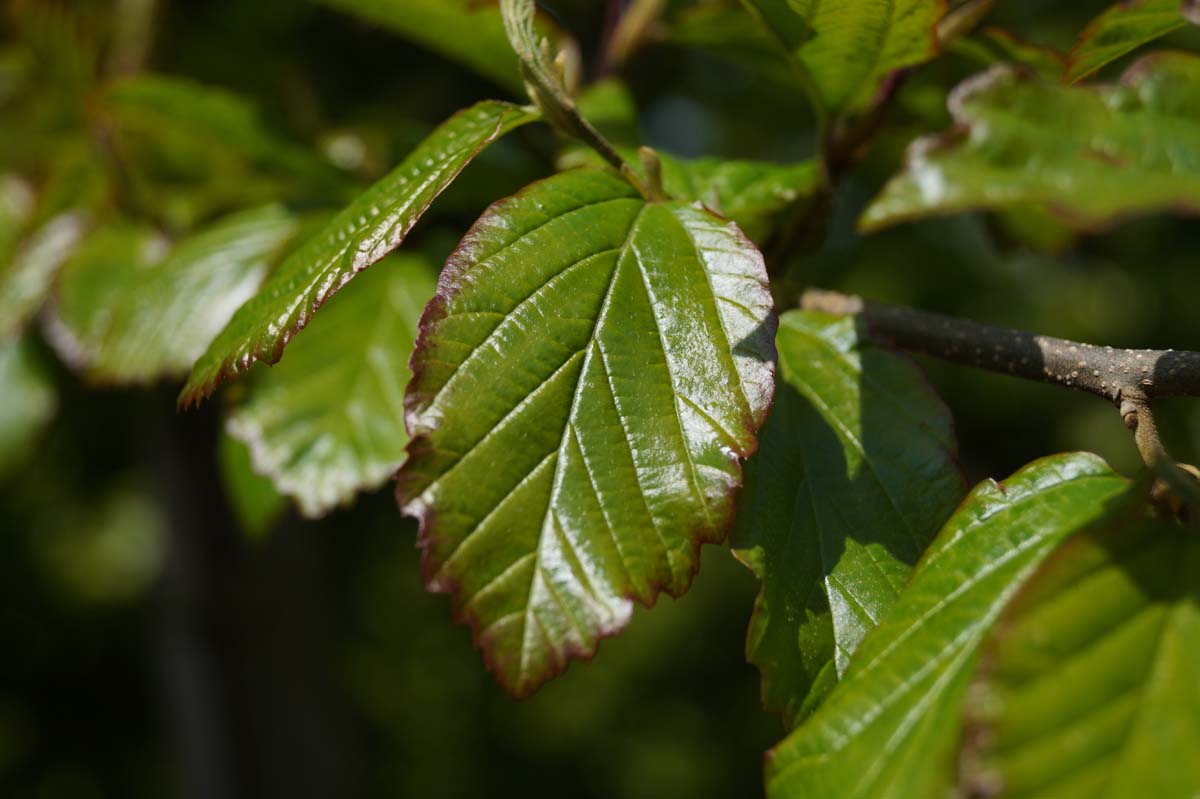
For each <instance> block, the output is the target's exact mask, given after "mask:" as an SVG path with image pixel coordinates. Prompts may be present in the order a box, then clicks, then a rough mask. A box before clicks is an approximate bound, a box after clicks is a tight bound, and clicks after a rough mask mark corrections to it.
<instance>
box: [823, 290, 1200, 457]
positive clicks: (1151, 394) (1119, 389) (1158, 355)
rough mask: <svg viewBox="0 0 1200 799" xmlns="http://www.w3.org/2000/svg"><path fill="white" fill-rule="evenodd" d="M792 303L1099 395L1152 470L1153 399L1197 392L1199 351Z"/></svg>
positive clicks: (848, 300)
mask: <svg viewBox="0 0 1200 799" xmlns="http://www.w3.org/2000/svg"><path fill="white" fill-rule="evenodd" d="M800 306H801V307H802V308H805V309H808V310H818V311H824V312H826V313H832V314H839V315H854V316H857V317H859V318H860V319H861V320H862V321H863V323H864V324H865V325H866V329H867V332H868V333H869V334H871V335H873V336H875V337H878V338H882V339H883V340H885V341H888V342H890V343H891V344H893V345H895V346H896V347H898V348H900V349H903V350H910V351H912V352H920V353H924V354H926V355H932V356H933V357H935V358H941V359H942V360H946V361H950V362H952V363H958V364H962V365H964V366H973V367H976V368H978V369H988V370H990V371H993V372H1001V373H1004V374H1010V375H1014V376H1016V377H1021V378H1025V379H1026V380H1037V381H1039V382H1042V383H1053V384H1055V385H1060V386H1066V387H1067V388H1073V389H1076V390H1079V391H1087V392H1089V393H1092V394H1095V395H1096V396H1098V397H1103V398H1105V399H1107V400H1108V401H1110V402H1112V403H1113V404H1114V405H1116V406H1117V408H1118V409H1119V410H1120V413H1121V417H1122V418H1123V419H1124V421H1125V424H1126V425H1127V426H1128V427H1129V428H1130V429H1131V430H1133V431H1134V440H1135V441H1136V443H1137V447H1138V451H1139V452H1140V453H1141V455H1142V459H1143V460H1144V461H1145V462H1146V465H1147V466H1150V467H1151V468H1153V469H1155V471H1157V472H1159V473H1160V475H1161V474H1162V470H1163V468H1164V464H1168V465H1169V466H1170V467H1172V468H1174V464H1173V463H1172V462H1171V461H1170V459H1169V458H1168V457H1167V456H1166V451H1165V450H1164V448H1163V445H1162V442H1161V441H1160V440H1159V437H1158V429H1157V427H1156V426H1155V424H1154V416H1153V413H1152V409H1151V406H1152V403H1153V400H1154V399H1156V398H1157V397H1169V396H1191V397H1195V396H1200V352H1189V351H1179V350H1129V349H1117V348H1114V347H1100V346H1096V345H1094V344H1082V343H1080V342H1077V341H1069V340H1067V339H1061V338H1053V337H1051V336H1036V335H1033V334H1031V333H1026V332H1024V331H1021V330H1013V329H1011V328H1004V327H995V326H993V325H985V324H981V323H979V322H973V321H970V320H967V319H956V318H953V317H949V316H942V315H940V314H934V313H927V312H925V311H918V310H916V309H913V308H903V307H899V306H893V305H883V304H878V303H873V302H866V301H864V300H863V299H862V298H861V297H855V296H852V295H847V294H838V293H836V292H832V291H819V290H809V291H806V292H805V293H804V295H803V296H802V297H801V299H800Z"/></svg>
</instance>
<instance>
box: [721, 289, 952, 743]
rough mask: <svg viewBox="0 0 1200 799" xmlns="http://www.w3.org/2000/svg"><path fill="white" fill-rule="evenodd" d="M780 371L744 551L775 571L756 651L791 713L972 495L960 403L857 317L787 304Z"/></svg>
mask: <svg viewBox="0 0 1200 799" xmlns="http://www.w3.org/2000/svg"><path fill="white" fill-rule="evenodd" d="M776 346H777V347H778V349H779V377H780V378H781V379H780V380H779V381H778V383H777V386H776V390H775V403H774V406H773V407H772V410H771V416H770V417H769V418H768V420H767V423H766V425H764V426H763V429H762V434H761V436H760V439H761V445H760V448H759V451H758V453H757V454H756V455H755V456H754V458H753V459H751V461H750V463H749V464H748V465H747V468H746V487H745V488H744V489H743V490H742V492H741V495H740V499H739V503H738V517H737V522H736V523H735V525H734V531H733V547H734V553H735V554H736V555H737V556H738V558H739V559H741V560H742V561H743V562H745V563H746V564H747V565H748V566H750V568H752V569H753V570H754V572H755V573H756V574H757V575H758V576H759V577H760V578H761V579H762V580H763V588H762V592H761V593H760V594H759V598H758V602H757V604H756V606H755V610H754V617H753V618H752V619H751V621H750V633H749V635H748V637H747V643H746V654H747V657H748V659H749V660H750V661H751V662H752V663H754V664H755V665H757V666H758V667H759V669H760V671H762V674H763V700H764V704H765V705H766V706H767V707H768V708H769V709H772V710H780V711H783V714H784V718H785V720H786V721H788V723H789V724H792V723H794V722H795V721H796V720H798V719H799V718H800V717H802V716H803V715H806V714H807V712H808V711H809V710H811V708H812V707H814V706H815V704H816V703H817V702H818V701H819V700H820V698H821V697H822V696H823V695H824V693H826V692H827V691H828V690H829V689H830V688H832V687H833V684H834V682H835V681H836V680H837V678H838V675H840V674H843V673H844V672H845V670H846V666H847V664H848V663H849V658H850V655H851V654H852V653H853V652H854V650H855V648H856V647H857V646H858V643H859V641H861V640H862V637H863V636H864V635H865V634H866V633H867V632H868V631H869V630H870V629H872V628H873V627H874V625H875V623H876V622H877V621H878V620H879V618H880V617H881V616H882V615H883V613H884V612H885V611H886V610H887V609H888V608H890V607H891V606H892V605H893V604H894V603H895V601H896V597H897V596H898V595H899V593H900V590H901V588H902V587H903V586H904V583H905V582H906V581H907V580H908V576H909V574H910V573H911V571H912V567H913V565H914V564H915V563H916V562H917V558H919V557H920V555H921V553H922V552H923V551H924V550H925V547H926V545H928V543H929V541H930V540H931V539H932V538H933V536H934V534H935V533H936V532H937V530H938V528H939V527H940V526H941V525H942V523H943V522H945V521H946V519H947V518H948V517H949V516H950V514H951V512H952V511H953V510H954V507H955V505H957V504H958V501H959V500H960V499H962V496H963V492H964V489H963V484H962V477H961V476H960V475H959V473H958V470H957V467H956V466H955V463H954V450H955V443H954V434H953V430H952V425H951V421H950V414H949V412H948V411H947V410H946V408H945V406H944V405H942V402H941V400H940V399H938V397H937V396H936V395H935V394H934V393H933V391H932V390H931V389H930V388H929V386H928V385H927V383H926V382H925V379H924V377H923V376H922V375H921V373H920V372H919V371H918V370H917V368H916V366H915V365H914V364H913V363H912V362H911V361H910V360H908V359H907V358H905V357H903V356H899V355H894V354H892V353H889V352H886V351H883V350H880V349H878V348H876V347H873V346H871V345H869V344H864V343H863V342H862V341H861V340H860V339H859V336H858V333H857V332H856V330H855V326H854V320H853V319H850V318H848V317H840V318H837V317H829V316H825V315H823V314H818V313H811V312H803V311H791V312H789V313H787V314H784V315H783V316H782V317H781V318H780V325H779V335H778V337H777V338H776Z"/></svg>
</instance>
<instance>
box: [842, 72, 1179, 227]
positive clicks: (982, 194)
mask: <svg viewBox="0 0 1200 799" xmlns="http://www.w3.org/2000/svg"><path fill="white" fill-rule="evenodd" d="M950 110H951V113H952V114H953V116H954V119H955V122H956V123H957V125H958V127H959V130H957V131H955V132H951V133H949V134H946V135H944V136H938V137H929V138H924V139H918V140H917V141H916V142H914V143H913V144H912V145H911V146H910V148H909V151H908V156H907V163H906V165H905V169H904V171H903V172H901V173H900V174H899V175H898V176H896V177H894V178H892V180H891V181H890V182H889V183H888V184H887V186H885V187H884V190H883V192H882V193H881V194H880V196H879V197H877V198H876V199H875V201H874V202H873V203H872V204H871V205H870V206H869V207H868V208H867V210H866V211H865V212H864V214H863V216H862V218H861V220H860V222H859V225H860V227H861V228H862V229H864V230H867V231H872V230H877V229H879V228H882V227H886V226H888V225H893V224H896V223H899V222H904V221H907V220H910V219H915V218H920V217H925V216H931V215H938V214H948V213H955V212H960V211H967V210H976V209H1004V208H1011V207H1014V206H1020V205H1028V204H1033V205H1042V206H1046V207H1049V208H1051V209H1052V210H1054V211H1055V212H1056V213H1057V214H1058V215H1059V216H1060V217H1061V218H1062V219H1063V220H1064V221H1066V222H1068V223H1070V224H1072V225H1073V226H1076V227H1081V228H1092V227H1096V226H1098V225H1102V224H1104V223H1105V222H1108V221H1111V220H1113V219H1114V218H1117V217H1121V216H1127V215H1131V214H1138V213H1147V212H1151V211H1158V210H1167V209H1172V210H1178V211H1181V212H1192V213H1194V212H1196V211H1197V210H1198V209H1200V57H1197V56H1193V55H1187V54H1184V53H1161V54H1157V55H1152V56H1147V57H1146V58H1144V59H1142V60H1141V61H1139V62H1138V63H1137V64H1135V65H1134V66H1133V67H1131V68H1130V69H1129V71H1127V72H1126V73H1125V76H1124V78H1123V79H1122V81H1121V83H1119V84H1113V85H1102V86H1076V87H1069V86H1061V85H1058V84H1053V83H1049V82H1044V81H1040V80H1038V79H1036V78H1034V77H1031V76H1027V75H1022V74H1020V73H1018V72H1017V71H1016V70H1014V69H1012V68H1011V67H1007V66H997V67H994V68H993V69H991V70H989V71H988V72H986V73H984V74H983V75H981V76H978V77H975V78H972V79H971V80H968V81H967V82H965V83H963V84H961V85H960V86H959V87H958V88H957V89H955V90H954V92H953V93H952V94H951V97H950Z"/></svg>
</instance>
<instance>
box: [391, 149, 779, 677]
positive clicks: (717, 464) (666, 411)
mask: <svg viewBox="0 0 1200 799" xmlns="http://www.w3.org/2000/svg"><path fill="white" fill-rule="evenodd" d="M774 333H775V320H774V317H773V315H772V312H771V296H770V293H769V291H768V289H767V283H766V271H765V268H764V265H763V261H762V256H761V255H760V254H759V253H758V251H757V250H756V249H755V248H754V247H753V245H752V244H750V243H749V241H747V240H746V239H745V238H744V237H743V236H742V234H741V233H740V231H738V230H737V228H736V227H735V226H734V225H733V224H731V223H729V222H726V221H724V220H722V219H720V218H719V217H716V216H713V215H712V214H711V213H709V212H707V211H705V210H704V209H702V208H700V207H697V206H694V205H687V204H684V203H680V202H671V203H657V204H647V203H646V202H645V201H644V200H643V199H642V198H641V197H640V196H639V195H638V194H637V193H636V192H635V191H634V190H633V189H632V188H631V187H630V185H629V184H628V183H627V182H625V181H624V180H622V179H620V178H619V177H617V176H615V175H614V174H612V173H610V172H601V171H594V170H575V171H571V172H566V173H563V174H560V175H558V176H556V177H553V178H550V179H548V180H545V181H542V182H540V183H535V184H533V185H532V186H530V187H528V188H527V189H525V190H524V191H522V192H521V193H519V194H517V195H516V196H514V197H512V198H509V199H507V200H502V201H500V202H499V203H497V204H495V205H494V206H492V208H491V209H490V210H489V211H487V212H486V213H485V214H484V216H483V217H482V218H481V219H480V220H479V222H477V223H476V225H475V227H474V228H473V229H472V230H471V232H470V233H468V234H467V236H466V238H465V239H464V240H463V243H462V244H461V245H460V247H459V250H458V251H457V252H456V253H455V254H454V255H453V256H452V257H451V259H450V261H449V263H448V264H447V266H446V269H445V270H444V271H443V273H442V277H441V281H440V283H439V287H438V294H437V296H436V297H435V298H434V300H433V301H432V302H431V303H430V305H429V307H428V308H427V309H426V312H425V315H424V317H423V318H422V321H421V332H420V337H419V339H418V343H417V349H416V352H415V353H414V355H413V371H414V377H413V382H412V383H411V384H410V386H409V391H408V396H407V406H408V426H409V432H410V433H411V434H412V435H413V439H414V440H413V442H412V444H410V446H409V452H410V458H409V460H408V462H407V463H406V464H405V466H404V468H403V469H402V470H401V472H400V475H399V478H398V479H399V482H398V486H397V491H398V496H399V498H400V501H401V504H402V506H403V508H404V510H405V512H406V513H409V514H411V515H414V516H417V517H419V518H420V519H421V545H422V547H423V548H424V550H425V573H426V578H427V583H428V585H429V587H430V588H431V589H433V590H440V591H453V592H454V593H455V595H456V597H455V598H456V615H457V616H458V617H459V618H461V619H465V620H467V621H468V622H469V623H470V624H471V626H472V628H473V630H474V633H475V638H476V641H477V642H478V643H479V645H480V646H481V647H482V648H483V649H484V652H485V657H486V659H487V661H488V663H489V665H490V667H491V668H492V670H493V671H495V673H496V675H497V677H498V678H499V680H500V681H501V682H502V683H503V684H504V686H505V687H506V688H507V689H508V690H509V691H511V692H512V693H514V694H517V695H526V694H529V693H531V692H532V691H533V690H535V689H536V688H537V687H538V685H540V684H541V683H542V682H544V681H545V680H546V679H548V678H549V677H551V676H553V675H554V674H557V673H559V672H561V671H562V670H563V669H564V668H566V666H567V663H568V660H569V659H570V658H573V657H581V656H583V657H586V656H589V655H591V654H592V653H593V652H594V651H595V650H596V647H597V645H598V642H599V639H600V638H602V637H605V636H608V635H612V634H614V633H616V632H617V631H619V630H620V629H621V628H622V627H623V626H624V625H625V624H626V623H627V622H628V620H629V616H630V612H631V610H632V600H638V601H640V602H642V603H643V604H647V605H649V604H651V603H652V602H653V601H654V599H655V597H656V596H657V595H658V593H659V592H660V591H664V590H665V591H667V592H668V593H669V594H671V595H673V596H677V595H679V594H681V593H683V591H685V590H686V589H687V587H688V585H689V584H690V582H691V579H692V576H693V574H694V573H695V571H696V568H697V565H698V556H699V547H700V545H701V544H702V543H704V542H715V541H719V540H721V539H722V538H723V537H724V535H725V531H726V529H727V528H728V526H729V524H730V522H731V521H732V515H733V491H734V489H735V488H736V487H737V486H738V485H739V484H740V483H741V466H740V463H739V459H740V458H743V457H745V456H747V455H749V454H750V453H751V452H752V451H753V450H754V448H755V444H756V442H755V432H756V430H757V428H758V427H759V426H760V425H761V423H762V420H763V418H764V416H765V415H766V411H767V406H768V404H769V402H770V397H771V394H772V389H773V379H772V377H773V372H774V356H775V353H774Z"/></svg>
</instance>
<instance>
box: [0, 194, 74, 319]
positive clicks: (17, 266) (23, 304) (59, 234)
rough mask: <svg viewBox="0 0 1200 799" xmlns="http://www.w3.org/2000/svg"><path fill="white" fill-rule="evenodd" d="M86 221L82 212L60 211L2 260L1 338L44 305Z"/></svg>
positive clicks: (0, 268) (0, 274)
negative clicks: (9, 256) (7, 257)
mask: <svg viewBox="0 0 1200 799" xmlns="http://www.w3.org/2000/svg"><path fill="white" fill-rule="evenodd" d="M87 224H88V223H87V217H86V216H85V215H84V214H82V213H80V212H75V211H67V212H64V213H62V214H59V215H58V216H56V217H54V218H53V219H50V220H49V221H48V222H46V223H45V224H44V225H42V226H41V227H39V228H38V229H37V230H36V231H34V232H33V234H32V235H30V237H29V238H28V239H27V240H26V241H25V242H24V243H23V244H22V246H21V247H19V248H18V250H17V252H16V254H15V255H13V257H12V258H11V259H5V261H4V262H3V263H0V342H3V341H5V340H6V339H9V338H11V337H12V336H14V335H16V334H17V333H18V332H19V331H20V330H21V328H23V327H24V326H25V323H26V322H28V321H29V318H30V317H32V316H33V315H34V314H35V313H37V311H38V309H39V308H41V307H42V302H43V301H45V299H46V296H47V295H48V294H49V293H50V290H51V288H52V287H53V285H54V276H55V275H56V274H58V270H59V268H60V267H62V265H63V263H64V262H65V261H66V260H67V258H68V257H69V256H70V254H71V252H72V251H73V250H74V249H75V247H76V246H77V245H78V244H79V241H80V239H82V238H83V235H84V232H85V231H86V229H87Z"/></svg>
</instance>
